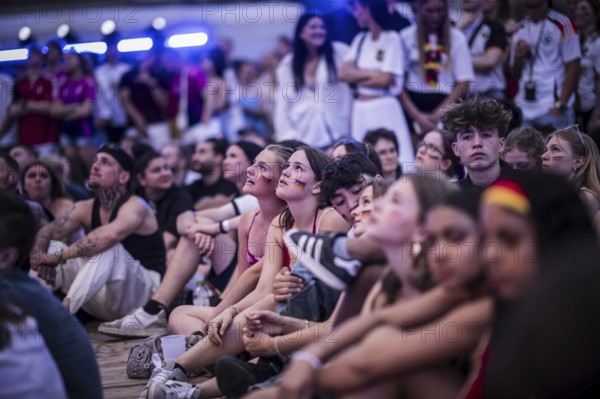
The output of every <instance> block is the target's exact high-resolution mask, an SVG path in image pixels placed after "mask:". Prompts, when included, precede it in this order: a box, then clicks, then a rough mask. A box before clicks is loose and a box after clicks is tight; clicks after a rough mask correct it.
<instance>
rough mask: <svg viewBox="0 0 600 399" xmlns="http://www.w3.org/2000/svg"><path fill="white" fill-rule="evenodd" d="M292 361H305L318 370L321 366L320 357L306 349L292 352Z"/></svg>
mask: <svg viewBox="0 0 600 399" xmlns="http://www.w3.org/2000/svg"><path fill="white" fill-rule="evenodd" d="M292 361H293V362H294V361H299V362H306V363H308V365H309V366H310V367H311V368H312V369H313V370H318V369H320V368H321V367H322V366H323V363H321V359H319V358H318V357H317V356H316V355H314V354H312V353H310V352H306V351H299V352H294V354H293V355H292Z"/></svg>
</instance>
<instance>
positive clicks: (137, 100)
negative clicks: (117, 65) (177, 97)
mask: <svg viewBox="0 0 600 399" xmlns="http://www.w3.org/2000/svg"><path fill="white" fill-rule="evenodd" d="M139 74H140V70H139V69H133V70H131V71H129V72H126V73H125V74H124V75H123V77H122V78H121V82H120V83H119V88H127V89H129V90H130V91H131V97H130V99H131V102H132V104H133V105H134V106H135V107H136V108H137V109H138V111H140V112H141V114H142V115H143V116H144V119H145V120H146V123H157V122H163V121H165V120H166V112H165V110H163V109H162V108H161V107H160V106H159V105H158V104H157V103H156V101H154V97H152V89H151V88H150V86H148V85H146V84H144V83H141V82H137V81H136V79H137V77H138V75H139ZM152 77H153V78H154V79H156V80H157V82H158V85H159V86H160V87H162V88H163V89H165V90H166V91H168V90H169V78H168V77H167V76H166V75H163V74H159V73H153V74H152Z"/></svg>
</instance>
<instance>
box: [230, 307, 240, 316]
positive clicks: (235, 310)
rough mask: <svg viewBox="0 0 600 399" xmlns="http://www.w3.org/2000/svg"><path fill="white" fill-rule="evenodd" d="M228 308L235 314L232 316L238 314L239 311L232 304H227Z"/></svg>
mask: <svg viewBox="0 0 600 399" xmlns="http://www.w3.org/2000/svg"><path fill="white" fill-rule="evenodd" d="M229 308H230V309H233V311H234V312H235V314H234V315H233V317H235V316H237V315H239V314H240V311H239V310H238V309H237V308H236V307H235V306H233V305H231V306H229Z"/></svg>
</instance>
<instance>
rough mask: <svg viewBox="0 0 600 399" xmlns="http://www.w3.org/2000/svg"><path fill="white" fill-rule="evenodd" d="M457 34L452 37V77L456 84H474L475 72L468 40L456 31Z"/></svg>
mask: <svg viewBox="0 0 600 399" xmlns="http://www.w3.org/2000/svg"><path fill="white" fill-rule="evenodd" d="M454 32H455V33H456V34H453V35H451V37H452V53H451V54H452V59H451V60H450V62H451V64H452V65H451V68H452V75H454V78H455V80H456V82H457V83H458V82H472V81H473V80H475V72H474V71H473V61H472V59H471V52H470V51H469V46H468V44H467V39H466V37H465V35H464V34H463V33H462V32H459V31H454Z"/></svg>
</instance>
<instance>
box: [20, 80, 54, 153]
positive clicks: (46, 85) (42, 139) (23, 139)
mask: <svg viewBox="0 0 600 399" xmlns="http://www.w3.org/2000/svg"><path fill="white" fill-rule="evenodd" d="M13 90H14V96H13V99H14V100H13V101H19V100H30V101H54V99H55V98H56V85H55V84H54V82H53V80H51V79H50V78H49V77H48V76H45V75H40V76H39V77H38V78H37V79H36V80H34V81H31V80H29V79H28V78H25V79H23V80H21V81H20V82H18V83H16V84H15V86H14V89H13ZM18 134H19V142H20V143H21V144H26V145H38V144H45V143H58V121H57V120H56V119H53V118H51V117H50V116H48V115H42V114H35V113H31V114H29V115H25V116H23V117H21V118H20V119H19V121H18Z"/></svg>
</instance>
